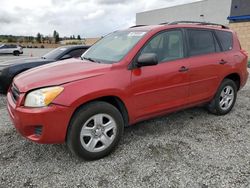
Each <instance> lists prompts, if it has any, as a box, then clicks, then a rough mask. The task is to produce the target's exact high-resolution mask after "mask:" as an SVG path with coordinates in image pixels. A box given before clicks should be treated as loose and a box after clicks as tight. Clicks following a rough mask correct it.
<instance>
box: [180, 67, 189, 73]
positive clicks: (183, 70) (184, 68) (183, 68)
mask: <svg viewBox="0 0 250 188" xmlns="http://www.w3.org/2000/svg"><path fill="white" fill-rule="evenodd" d="M188 70H189V68H187V67H185V66H182V67H181V68H180V69H179V72H187V71H188Z"/></svg>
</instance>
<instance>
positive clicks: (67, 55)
mask: <svg viewBox="0 0 250 188" xmlns="http://www.w3.org/2000/svg"><path fill="white" fill-rule="evenodd" d="M69 58H72V55H70V54H65V55H64V56H62V57H61V58H60V60H64V59H69Z"/></svg>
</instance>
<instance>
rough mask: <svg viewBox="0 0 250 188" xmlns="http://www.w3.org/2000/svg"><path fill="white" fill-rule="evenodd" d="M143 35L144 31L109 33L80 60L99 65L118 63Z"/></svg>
mask: <svg viewBox="0 0 250 188" xmlns="http://www.w3.org/2000/svg"><path fill="white" fill-rule="evenodd" d="M145 34H146V32H144V31H143V32H142V31H133V32H132V31H118V32H114V33H111V34H109V35H107V36H106V37H104V38H103V39H101V40H100V41H98V42H97V43H96V44H94V45H93V46H92V47H91V48H89V49H88V50H87V51H86V52H85V53H84V54H83V55H82V58H83V59H88V60H92V61H96V62H101V63H115V62H118V61H120V60H122V59H123V57H124V56H125V55H126V54H127V53H128V52H129V51H130V50H131V49H132V48H133V47H134V46H135V44H136V43H137V42H138V41H139V40H140V39H141V38H142V37H143V36H144V35H145Z"/></svg>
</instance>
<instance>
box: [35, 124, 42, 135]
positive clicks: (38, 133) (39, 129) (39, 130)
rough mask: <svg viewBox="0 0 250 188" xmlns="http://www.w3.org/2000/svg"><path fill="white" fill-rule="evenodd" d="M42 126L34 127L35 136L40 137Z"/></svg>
mask: <svg viewBox="0 0 250 188" xmlns="http://www.w3.org/2000/svg"><path fill="white" fill-rule="evenodd" d="M42 130H43V129H42V126H36V127H35V130H34V134H35V135H37V136H41V135H42Z"/></svg>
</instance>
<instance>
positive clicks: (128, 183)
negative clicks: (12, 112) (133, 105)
mask: <svg viewBox="0 0 250 188" xmlns="http://www.w3.org/2000/svg"><path fill="white" fill-rule="evenodd" d="M249 99H250V81H249V82H248V84H247V85H246V86H245V87H244V88H243V89H242V90H241V91H240V92H239V94H238V99H237V102H236V105H235V107H234V109H233V110H232V112H231V113H229V114H228V115H226V116H214V115H211V114H209V113H208V112H207V111H206V110H205V109H203V108H192V109H188V110H184V111H180V112H177V113H173V114H170V115H168V116H164V117H160V118H156V119H153V120H149V121H144V122H141V123H138V124H136V125H134V126H132V127H129V128H126V129H125V133H124V137H123V140H122V141H121V143H120V145H119V146H118V148H117V149H116V150H115V152H113V153H112V154H111V155H109V156H107V157H105V158H103V159H100V160H98V161H91V162H89V161H82V160H79V159H77V158H75V157H74V156H72V155H71V154H70V153H69V152H68V150H67V147H66V145H39V144H36V143H32V142H30V141H28V140H25V139H24V138H23V137H21V136H20V135H19V134H18V133H17V132H16V130H15V129H14V128H13V125H12V123H11V122H10V120H9V117H8V114H7V110H6V101H5V100H6V98H5V97H4V96H0V187H105V188H107V187H131V188H132V187H133V188H134V187H164V188H167V187H190V188H195V187H201V188H206V187H213V188H214V187H250V100H249Z"/></svg>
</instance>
